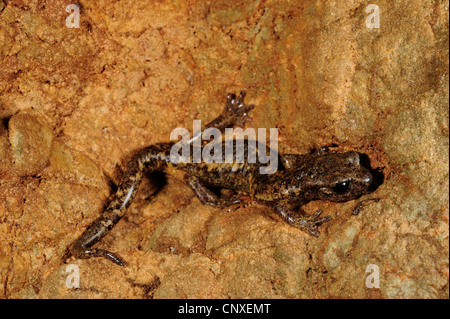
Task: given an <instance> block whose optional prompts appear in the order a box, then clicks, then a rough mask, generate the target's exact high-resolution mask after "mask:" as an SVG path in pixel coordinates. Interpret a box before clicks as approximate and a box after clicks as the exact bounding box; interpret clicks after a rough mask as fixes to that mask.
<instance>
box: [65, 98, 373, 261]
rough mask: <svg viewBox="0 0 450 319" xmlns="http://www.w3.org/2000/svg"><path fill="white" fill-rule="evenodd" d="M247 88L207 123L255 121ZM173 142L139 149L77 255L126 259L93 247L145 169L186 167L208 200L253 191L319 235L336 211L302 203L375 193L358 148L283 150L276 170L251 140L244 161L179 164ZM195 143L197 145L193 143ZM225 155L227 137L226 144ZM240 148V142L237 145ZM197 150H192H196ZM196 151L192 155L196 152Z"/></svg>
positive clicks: (230, 200) (76, 247)
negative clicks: (253, 158)
mask: <svg viewBox="0 0 450 319" xmlns="http://www.w3.org/2000/svg"><path fill="white" fill-rule="evenodd" d="M244 96H245V92H241V94H240V96H239V97H236V96H235V95H234V94H228V95H227V103H226V106H225V109H224V110H223V111H222V113H221V115H220V116H219V117H218V118H216V119H215V120H213V121H212V122H210V123H209V124H208V125H206V127H205V129H206V128H210V127H215V128H218V129H219V130H221V131H222V132H223V131H224V130H225V128H227V127H232V126H234V125H237V126H243V125H244V123H245V122H246V121H249V120H250V119H249V117H248V112H249V111H250V110H251V109H253V107H254V106H253V105H252V104H250V105H245V104H244ZM173 145H174V143H173V142H170V143H159V144H154V145H151V146H149V147H146V148H143V149H141V150H139V151H138V152H136V153H135V155H134V156H133V157H132V158H131V160H130V161H129V163H128V165H127V171H126V173H125V174H124V176H123V178H122V179H121V181H120V183H119V187H118V190H117V192H116V193H115V194H114V195H113V196H112V197H111V199H110V200H109V204H108V206H107V208H106V209H105V211H104V213H103V215H102V216H100V217H99V218H98V219H97V220H95V221H94V222H93V223H92V224H91V226H90V227H88V229H87V230H86V231H85V232H84V234H83V235H82V236H81V237H80V238H79V239H78V240H77V241H76V242H75V243H74V244H73V245H72V246H71V247H70V252H71V253H72V255H73V256H75V257H76V258H91V257H105V258H107V259H109V260H111V261H113V262H114V263H116V264H118V265H121V266H123V265H125V264H126V263H125V262H124V261H123V260H122V259H121V258H120V257H118V256H117V255H116V254H113V253H111V252H109V251H107V250H104V249H98V248H92V246H94V245H95V244H96V243H97V242H98V241H100V240H101V238H103V237H104V236H105V235H106V234H107V233H108V232H109V231H110V230H111V229H112V228H113V227H114V225H115V224H116V223H117V222H118V221H119V220H120V218H121V217H122V216H123V215H124V214H125V211H126V210H127V208H128V207H129V205H130V203H131V202H132V201H133V198H134V196H135V195H136V192H137V189H138V186H139V183H140V181H141V179H142V176H143V174H144V173H147V172H153V171H164V172H166V173H168V174H172V173H174V172H179V171H182V172H183V173H184V178H185V180H186V182H187V184H188V185H189V187H190V188H191V189H192V190H193V191H194V193H195V194H196V195H197V197H198V198H199V199H200V201H201V202H202V203H203V204H208V205H212V206H216V207H226V206H229V205H233V204H237V203H240V202H241V199H240V198H239V196H238V194H236V195H232V196H229V197H219V196H217V195H216V194H215V193H213V192H212V191H210V190H209V188H208V187H220V188H227V189H232V190H234V191H236V192H238V193H239V194H242V193H247V194H249V195H251V196H252V197H253V198H255V199H256V200H258V201H259V202H262V203H265V204H268V205H271V206H273V208H274V211H275V212H276V213H278V214H279V215H280V216H281V217H282V218H283V219H284V220H285V221H286V222H288V223H289V224H291V225H292V226H295V227H297V228H299V229H301V230H303V231H306V232H308V233H310V234H312V235H313V236H316V237H317V236H319V231H318V229H317V227H318V226H320V225H321V224H323V223H325V222H327V221H329V220H330V219H331V218H330V216H326V217H320V213H321V210H319V211H317V212H316V213H314V214H312V215H307V214H305V212H304V211H303V210H302V209H301V208H300V206H302V205H305V204H306V203H308V202H310V201H312V200H329V201H336V202H344V201H349V200H353V199H356V198H358V197H360V196H362V195H364V194H367V193H368V192H369V186H370V185H371V183H372V175H371V173H370V172H369V170H368V169H367V168H365V167H363V166H361V164H360V157H359V154H358V153H357V152H346V153H335V152H330V151H328V150H327V149H322V150H319V151H317V152H314V153H312V154H307V155H296V154H285V155H278V156H279V157H278V158H279V167H278V170H277V171H276V172H275V173H274V174H269V175H267V174H261V173H260V170H259V168H260V167H261V166H263V165H266V164H261V163H259V162H258V161H257V162H256V163H249V162H248V161H247V159H248V156H247V152H248V147H247V143H245V152H244V154H245V156H244V162H243V163H225V161H222V163H205V162H201V163H192V161H191V162H189V163H183V162H180V163H177V164H175V163H173V162H171V160H170V151H171V149H172V146H173ZM191 147H192V146H191ZM222 147H223V152H222V154H223V156H224V154H225V151H224V147H225V142H223V143H222ZM234 152H236V147H235V145H234ZM192 153H193V152H192V149H191V154H192ZM191 156H192V155H191Z"/></svg>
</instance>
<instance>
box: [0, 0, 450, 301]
mask: <svg viewBox="0 0 450 319" xmlns="http://www.w3.org/2000/svg"><path fill="white" fill-rule="evenodd" d="M70 3H71V1H59V0H58V1H57V0H49V1H45V2H41V1H30V2H29V3H28V4H26V3H25V2H23V1H14V0H11V1H7V2H4V1H0V56H1V59H0V119H1V122H0V124H1V125H0V298H80V297H81V298H228V297H232V298H448V297H449V292H448V291H449V241H448V231H449V195H448V191H449V172H448V165H449V155H448V154H449V140H448V132H449V130H448V119H449V114H448V102H449V98H448V97H449V92H448V85H449V83H448V79H449V78H448V66H449V61H448V44H449V41H448V40H449V39H448V22H449V18H448V1H420V2H412V1H395V4H392V2H390V1H378V2H377V5H378V6H379V8H380V25H379V28H369V27H368V23H369V24H370V22H371V21H372V22H373V21H375V20H370V19H369V21H368V20H367V19H368V17H369V16H370V14H372V13H373V12H371V11H370V10H369V12H366V8H367V6H368V3H366V2H362V1H356V0H355V1H351V0H346V1H310V0H305V1H280V2H277V1H262V0H257V1H214V2H210V1H185V0H183V1H181V0H178V1H176V0H174V1H171V2H167V3H166V2H164V3H163V2H160V1H131V0H127V1H120V2H108V1H95V2H94V1H80V2H79V3H80V25H79V28H68V27H66V18H67V17H68V16H69V15H70V12H66V6H67V5H69V4H70ZM242 89H245V90H246V91H247V99H248V101H249V102H252V103H254V104H255V105H256V108H255V109H254V110H253V111H252V117H253V122H251V123H250V124H248V125H249V126H252V127H254V128H257V127H261V128H271V127H277V128H278V130H279V136H280V141H279V148H280V151H281V152H293V153H303V152H308V151H309V150H310V149H311V148H313V147H320V146H323V145H330V144H332V143H336V144H337V145H339V149H341V150H347V149H353V150H357V151H360V152H363V153H366V154H367V155H368V156H369V158H370V160H371V163H372V166H373V167H380V168H383V173H384V175H385V180H384V183H383V184H382V185H381V187H379V188H378V189H377V190H376V192H375V193H373V194H370V195H369V196H367V197H363V198H362V199H365V198H371V197H379V198H380V199H381V200H380V201H379V202H376V203H375V202H373V203H371V204H370V205H367V206H364V208H363V209H362V211H361V212H360V214H359V215H358V216H351V212H352V209H353V207H354V206H355V205H356V203H357V202H356V201H354V202H347V203H328V202H313V203H310V204H308V205H307V206H306V207H305V208H306V210H307V211H308V212H313V211H315V210H316V209H318V208H323V209H324V211H325V212H326V213H327V214H329V215H331V216H332V217H333V220H332V221H331V222H330V223H328V225H324V226H322V235H321V236H320V238H318V239H315V238H312V237H310V236H308V235H307V234H305V233H303V232H301V231H299V230H297V229H295V228H292V227H290V226H288V225H287V224H285V223H284V222H282V221H281V220H280V219H279V218H278V217H276V216H275V215H274V214H273V213H272V212H271V210H270V208H268V207H264V206H261V205H258V204H255V203H252V204H250V205H248V206H246V207H242V208H237V209H235V210H231V211H230V212H228V211H227V210H226V209H224V210H219V209H214V208H211V207H207V206H203V205H201V204H200V202H199V201H198V199H197V198H195V197H194V195H193V193H192V192H191V191H190V190H189V188H188V187H187V186H186V185H185V184H183V183H182V182H181V181H179V180H176V179H173V178H168V180H167V184H166V185H165V186H164V187H163V188H162V189H161V190H160V191H159V192H157V193H155V191H156V189H157V188H158V187H157V186H158V185H157V183H155V182H154V181H149V180H146V181H144V183H143V185H142V186H141V188H140V191H139V194H138V196H137V198H136V199H135V201H134V203H133V204H132V206H131V208H130V209H129V211H128V212H127V215H126V217H125V218H123V220H121V221H120V222H119V224H118V225H117V226H116V227H115V228H114V230H113V231H112V232H111V233H110V234H109V235H108V236H106V237H105V238H104V239H103V240H102V242H101V243H100V244H99V246H101V247H104V248H107V249H111V250H112V251H116V252H118V253H119V254H120V255H121V256H122V257H123V258H125V259H126V260H127V261H128V263H129V266H128V267H125V268H121V267H118V266H116V265H114V264H112V263H110V262H108V261H106V260H99V259H90V260H75V259H73V258H71V259H68V261H67V263H64V256H65V251H66V248H67V247H68V245H70V243H72V242H73V241H74V240H75V239H76V238H77V237H78V236H80V235H81V233H82V232H83V230H84V229H85V228H86V226H87V225H89V223H90V222H92V221H93V220H94V219H95V218H96V217H97V216H99V214H101V212H102V209H103V206H104V204H105V202H106V200H107V198H108V196H109V194H110V193H111V192H112V191H113V186H112V185H113V182H117V180H118V176H119V175H120V169H118V166H117V165H118V164H120V163H121V162H122V161H123V159H124V158H126V156H127V155H128V154H129V153H130V152H131V151H133V150H135V149H137V148H140V147H143V146H145V145H149V144H152V143H156V142H162V141H168V140H169V136H170V132H171V131H172V130H173V129H174V128H176V127H185V128H188V129H190V128H191V127H192V120H193V119H201V120H202V121H204V122H207V121H209V120H211V119H213V118H214V117H216V116H217V115H218V114H219V113H220V111H221V109H222V107H223V101H224V95H225V93H226V92H230V91H231V92H233V91H234V92H236V91H240V90H242ZM122 168H124V167H123V163H122ZM153 193H155V196H153V195H151V194H153ZM73 265H76V266H77V267H78V270H79V278H80V288H79V289H73V288H68V286H69V287H70V279H71V278H72V277H71V275H72V274H73V269H74V268H71V267H73ZM68 267H69V268H68ZM374 269H377V270H378V271H379V283H380V285H379V288H376V287H372V288H371V287H370V282H371V281H370V278H372V277H370V276H373V275H374ZM368 281H369V285H368V284H367V282H368Z"/></svg>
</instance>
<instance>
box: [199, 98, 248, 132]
mask: <svg viewBox="0 0 450 319" xmlns="http://www.w3.org/2000/svg"><path fill="white" fill-rule="evenodd" d="M244 97H245V91H241V93H240V94H239V96H236V95H235V94H233V93H228V94H227V102H226V104H225V108H224V109H223V111H222V113H221V114H220V115H219V116H218V117H217V118H216V119H215V120H213V121H211V122H210V123H208V124H207V125H206V127H205V128H210V127H215V128H218V129H220V130H224V129H225V128H227V127H232V126H234V125H237V126H244V124H245V122H249V121H251V118H250V117H249V115H248V112H250V110H252V109H253V108H254V107H255V106H254V105H253V104H248V105H247V104H245V103H244Z"/></svg>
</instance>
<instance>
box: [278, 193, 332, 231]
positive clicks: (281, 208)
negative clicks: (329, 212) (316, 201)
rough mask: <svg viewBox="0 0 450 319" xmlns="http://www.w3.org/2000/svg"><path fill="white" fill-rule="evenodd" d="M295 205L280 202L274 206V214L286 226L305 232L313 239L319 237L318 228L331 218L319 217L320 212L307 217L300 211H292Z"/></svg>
mask: <svg viewBox="0 0 450 319" xmlns="http://www.w3.org/2000/svg"><path fill="white" fill-rule="evenodd" d="M294 205H295V204H291V203H286V202H284V201H281V202H279V203H277V205H275V209H274V210H275V212H276V213H277V214H279V215H280V216H281V217H282V218H283V219H284V220H285V221H286V222H287V223H288V224H290V225H292V226H294V227H296V228H299V229H301V230H303V231H304V232H307V233H309V234H311V235H313V236H314V237H319V235H320V232H319V230H318V226H320V225H322V224H323V223H326V222H328V221H330V220H331V216H325V217H320V215H321V214H322V210H321V209H320V210H318V211H316V212H315V213H314V214H312V215H307V214H306V213H305V212H304V211H303V210H302V209H300V208H298V211H296V210H294V209H293V207H294Z"/></svg>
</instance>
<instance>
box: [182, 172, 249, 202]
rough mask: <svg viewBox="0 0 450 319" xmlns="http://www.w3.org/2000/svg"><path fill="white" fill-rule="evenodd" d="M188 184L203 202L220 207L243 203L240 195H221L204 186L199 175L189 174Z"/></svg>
mask: <svg viewBox="0 0 450 319" xmlns="http://www.w3.org/2000/svg"><path fill="white" fill-rule="evenodd" d="M186 180H187V184H188V185H189V187H190V188H191V189H192V190H193V191H194V193H195V195H196V196H197V197H198V199H199V200H200V201H201V202H202V204H205V205H210V206H214V207H218V208H224V207H228V206H231V205H235V204H239V203H241V200H240V199H239V196H237V195H233V196H230V197H219V196H217V195H216V194H214V193H213V192H212V191H210V190H209V189H208V188H207V187H206V186H204V185H203V184H202V183H201V182H200V180H199V179H198V177H195V176H188V177H187V178H186Z"/></svg>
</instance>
